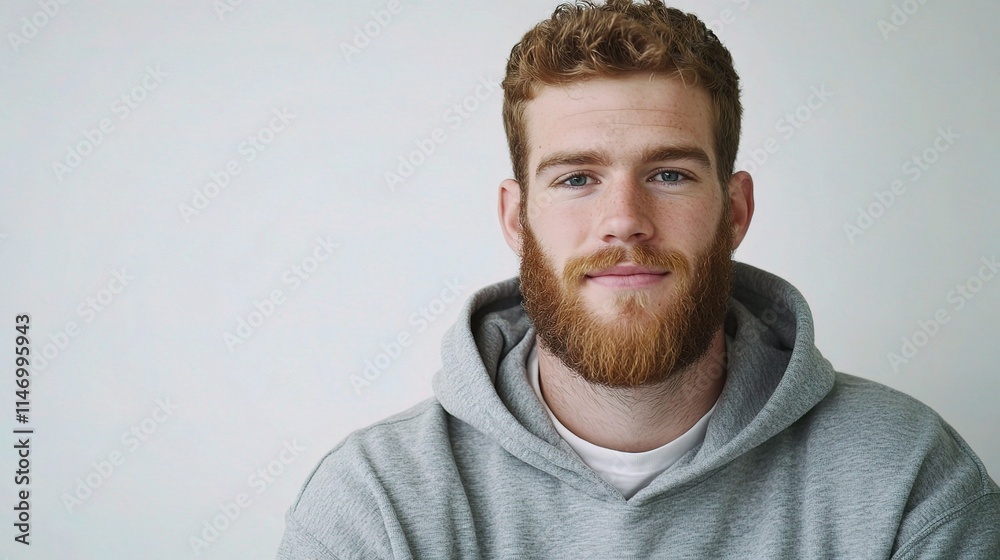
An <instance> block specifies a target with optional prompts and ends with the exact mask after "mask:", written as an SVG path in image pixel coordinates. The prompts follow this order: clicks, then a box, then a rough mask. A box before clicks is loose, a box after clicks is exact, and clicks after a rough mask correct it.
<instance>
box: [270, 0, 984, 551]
mask: <svg viewBox="0 0 1000 560" xmlns="http://www.w3.org/2000/svg"><path fill="white" fill-rule="evenodd" d="M503 87H504V114H503V116H504V125H505V129H506V132H507V138H508V142H509V147H510V152H511V161H512V164H513V171H514V178H513V179H508V180H505V181H503V182H502V183H501V185H500V190H499V217H500V222H501V228H502V230H503V233H504V236H505V238H506V240H507V242H508V244H509V245H510V246H511V247H512V249H513V250H514V251H516V252H517V253H518V254H519V255H520V257H521V270H520V275H519V277H518V278H515V279H512V280H509V281H506V282H501V283H499V284H495V285H493V286H490V287H487V288H485V289H483V290H481V291H479V292H478V293H476V294H475V295H474V296H473V297H472V298H471V300H470V301H469V302H468V304H467V306H466V307H465V309H464V311H463V313H462V316H461V318H460V320H459V322H458V323H457V324H456V325H455V326H454V327H453V328H452V330H451V331H449V333H448V334H447V335H446V340H445V341H444V348H443V353H442V355H443V359H444V367H443V369H442V371H440V372H438V374H437V375H436V376H435V378H434V382H433V385H434V393H435V397H434V398H432V399H429V400H427V401H425V402H423V403H420V404H419V405H417V406H415V407H414V408H412V409H410V410H408V411H406V412H403V413H401V414H398V415H396V416H393V417H391V418H389V419H386V420H384V421H382V422H379V423H376V424H374V425H373V426H369V427H368V428H365V429H363V430H359V431H357V432H355V433H353V434H351V435H350V436H348V437H347V438H346V439H345V440H344V441H343V442H342V443H341V444H340V445H339V446H338V447H337V448H335V449H334V450H333V451H332V452H331V453H330V454H329V455H328V456H327V457H326V458H324V459H323V461H322V462H321V464H320V465H319V466H318V467H317V469H316V470H315V472H314V473H313V474H312V476H311V477H310V479H309V481H308V482H307V483H306V485H305V487H304V488H303V490H302V493H301V495H300V496H299V498H298V500H297V501H296V503H295V504H294V505H293V506H292V508H291V509H290V510H289V512H288V516H287V524H288V527H287V531H286V534H285V538H284V540H283V542H282V545H281V548H280V550H279V553H278V557H279V558H290V559H291V558H295V559H299V558H301V559H305V558H310V559H313V558H331V559H332V558H339V559H346V558H574V559H576V558H741V559H742V558H768V559H774V558H852V559H854V558H896V559H904V558H905V559H915V558H969V559H971V558H983V559H986V558H992V559H996V558H1000V488H998V487H997V485H996V484H995V483H994V482H993V481H992V480H991V479H990V478H989V476H988V475H987V473H986V470H985V468H984V467H983V465H982V463H981V462H980V461H979V459H978V458H977V457H976V456H975V454H974V453H973V452H972V451H971V450H970V449H969V447H968V446H967V445H966V444H965V442H964V441H963V440H962V439H961V437H960V436H958V434H956V433H955V431H954V430H953V429H952V428H951V427H950V426H948V425H947V424H946V423H945V422H944V421H943V420H942V419H941V418H940V417H939V416H938V415H937V414H935V413H934V412H933V411H932V410H930V409H929V408H928V407H926V406H924V405H922V404H921V403H919V402H917V401H915V400H914V399H912V398H910V397H907V396H906V395H903V394H901V393H898V392H896V391H893V390H891V389H889V388H887V387H884V386H882V385H879V384H876V383H873V382H871V381H866V380H863V379H861V378H858V377H853V376H850V375H846V374H843V373H839V372H836V371H834V369H833V368H832V367H831V365H830V364H829V362H827V361H826V360H825V359H824V358H823V357H822V356H821V355H820V353H819V351H818V350H817V349H816V347H815V345H814V343H813V322H812V317H811V315H810V312H809V308H808V306H807V305H806V302H805V301H804V299H803V297H802V295H801V294H800V293H799V292H798V291H797V290H795V288H794V287H792V286H791V285H789V284H788V283H787V282H785V281H784V280H782V279H780V278H777V277H775V276H773V275H771V274H768V273H766V272H764V271H761V270H758V269H755V268H753V267H750V266H748V265H745V264H740V263H734V262H733V260H732V253H733V251H734V250H735V249H736V248H737V247H738V246H739V244H740V243H741V242H742V240H743V238H744V236H745V235H746V232H747V230H748V227H749V225H750V221H751V218H752V216H753V210H754V202H753V181H752V179H751V177H750V176H749V174H747V173H746V172H743V171H739V172H736V171H735V170H734V162H735V158H736V152H737V149H738V146H739V135H740V118H741V113H742V109H741V105H740V101H739V79H738V77H737V75H736V72H735V70H734V69H733V64H732V59H731V57H730V54H729V52H728V51H727V50H726V49H725V47H724V46H723V45H722V44H721V43H720V42H719V41H718V39H717V38H716V37H715V35H714V34H712V33H711V32H710V31H708V30H707V29H706V27H705V25H704V24H703V23H702V22H701V21H699V20H698V19H697V18H696V17H694V16H692V15H689V14H684V13H682V12H680V11H678V10H675V9H670V8H667V7H665V6H663V5H662V4H661V3H660V2H659V1H650V2H649V3H647V4H632V3H631V2H630V1H627V0H609V2H608V3H607V4H606V5H603V6H595V5H593V4H591V3H588V2H580V3H578V4H577V5H563V6H560V7H559V8H557V10H556V11H555V13H554V14H553V16H552V18H551V19H549V20H546V21H543V22H541V23H539V24H538V25H537V26H535V27H534V28H533V29H532V30H530V31H529V32H528V33H527V34H526V35H525V36H524V38H523V39H522V40H521V42H520V43H518V44H517V45H516V46H515V47H514V49H513V50H512V52H511V57H510V60H509V62H508V65H507V74H506V77H505V79H504V82H503Z"/></svg>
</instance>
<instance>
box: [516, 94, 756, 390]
mask: <svg viewBox="0 0 1000 560" xmlns="http://www.w3.org/2000/svg"><path fill="white" fill-rule="evenodd" d="M711 115H712V113H711V106H710V101H709V98H708V95H707V93H705V92H704V91H702V90H701V89H697V88H692V87H688V86H685V85H684V84H683V83H682V82H681V81H680V80H679V79H676V78H672V77H666V76H659V75H653V76H650V75H649V74H644V75H635V76H630V77H628V78H616V79H595V80H589V81H586V82H581V83H577V84H573V85H571V86H567V87H565V88H557V87H545V88H543V89H542V90H541V92H540V93H539V94H538V96H537V97H536V98H535V99H534V100H532V101H531V102H530V103H529V104H528V107H527V113H526V119H527V126H528V139H529V141H530V142H531V146H530V150H529V164H528V176H529V179H528V180H529V186H528V194H527V199H526V200H521V199H520V198H518V200H517V203H516V207H517V208H516V212H517V214H518V219H517V223H516V224H515V223H512V218H511V215H510V214H512V213H513V212H514V211H515V210H514V208H513V207H512V206H515V205H514V204H507V205H505V201H504V197H505V196H507V197H508V199H511V197H512V196H513V193H512V192H510V191H512V190H513V188H514V187H512V186H511V185H509V184H508V185H507V186H506V188H504V186H502V188H501V218H502V221H503V222H504V225H505V230H508V231H507V233H508V240H509V241H510V240H512V239H514V238H516V246H517V248H518V249H519V251H520V253H521V284H522V292H523V294H524V298H525V308H526V310H527V311H528V313H529V315H530V316H531V318H532V320H533V321H534V323H535V326H536V328H537V331H538V334H539V337H540V339H541V342H542V345H543V346H544V347H545V348H546V349H547V350H548V351H550V352H552V353H553V354H554V355H556V357H558V358H559V359H561V360H562V361H563V362H564V363H565V364H566V365H567V366H569V367H570V368H571V369H573V370H574V371H576V372H577V373H579V374H580V375H581V376H583V377H584V378H585V379H588V380H590V381H592V382H595V383H600V384H603V385H608V386H616V387H622V386H642V385H649V384H652V383H657V382H660V381H662V380H664V379H666V378H667V377H669V376H670V375H671V374H672V373H674V372H677V371H680V370H682V369H683V368H685V367H686V366H688V365H690V364H691V363H693V362H694V361H696V360H697V359H698V358H699V357H701V356H702V355H703V354H704V353H705V351H706V350H707V349H708V348H709V346H710V344H711V342H712V339H713V337H714V335H715V334H716V333H717V332H718V330H719V328H720V327H721V325H722V321H723V320H724V317H725V312H726V309H727V307H728V299H729V293H730V277H731V269H732V261H731V254H732V250H733V248H734V246H735V244H736V243H737V240H736V237H735V235H736V234H739V235H740V236H742V232H743V231H744V230H745V225H746V223H745V222H748V221H749V213H748V212H747V208H746V202H745V200H744V199H742V198H740V197H738V196H737V197H730V196H729V195H728V194H727V191H728V190H729V189H727V191H723V189H722V187H721V186H720V185H719V183H718V180H717V178H716V177H717V175H716V162H715V159H714V158H715V156H714V152H713V149H712V145H713V144H712V138H713V137H712V116H711ZM744 179H746V180H748V177H747V178H744ZM514 185H515V186H516V183H514ZM727 187H728V185H727ZM737 190H739V189H737ZM505 191H507V194H506V195H505V194H504V193H505ZM751 200H752V199H751ZM734 201H735V202H736V208H735V214H738V215H736V216H735V218H734V215H735V214H734V209H733V202H734ZM509 202H510V201H509ZM750 208H751V209H752V203H751V206H750ZM744 216H745V220H744V219H743V218H744ZM740 238H741V237H740Z"/></svg>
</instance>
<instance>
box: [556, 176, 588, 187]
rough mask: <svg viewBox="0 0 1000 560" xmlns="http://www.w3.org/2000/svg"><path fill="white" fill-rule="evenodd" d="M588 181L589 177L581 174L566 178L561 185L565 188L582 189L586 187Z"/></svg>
mask: <svg viewBox="0 0 1000 560" xmlns="http://www.w3.org/2000/svg"><path fill="white" fill-rule="evenodd" d="M589 180H590V177H588V176H586V175H583V174H579V175H573V176H571V177H567V178H566V179H565V180H564V181H563V182H562V183H563V184H564V185H566V186H567V187H584V186H586V185H587V182H588V181H589Z"/></svg>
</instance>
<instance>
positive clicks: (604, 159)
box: [535, 146, 712, 179]
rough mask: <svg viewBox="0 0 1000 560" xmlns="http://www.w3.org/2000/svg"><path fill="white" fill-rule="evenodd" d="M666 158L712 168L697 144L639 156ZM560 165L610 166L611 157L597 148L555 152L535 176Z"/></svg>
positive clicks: (643, 158) (651, 150)
mask: <svg viewBox="0 0 1000 560" xmlns="http://www.w3.org/2000/svg"><path fill="white" fill-rule="evenodd" d="M664 160H670V161H674V160H689V161H693V162H694V163H697V164H698V165H700V166H701V167H703V168H704V169H705V171H709V170H711V169H712V160H711V159H710V158H709V157H708V154H707V153H705V150H702V149H701V148H699V147H697V146H660V147H655V148H649V149H647V150H646V151H644V152H643V153H642V155H641V156H640V158H639V161H641V162H642V163H649V162H652V161H664ZM560 165H598V166H601V167H610V166H611V159H610V158H609V157H608V156H607V154H606V153H604V152H600V151H596V150H587V151H583V152H555V153H553V154H550V155H548V156H546V157H544V158H542V161H540V162H539V163H538V167H536V168H535V178H536V179H537V178H538V177H540V176H541V175H542V173H544V172H545V171H548V170H549V169H551V168H553V167H557V166H560Z"/></svg>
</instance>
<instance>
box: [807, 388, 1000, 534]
mask: <svg viewBox="0 0 1000 560" xmlns="http://www.w3.org/2000/svg"><path fill="white" fill-rule="evenodd" d="M804 420H806V422H807V425H808V426H809V431H810V433H809V437H810V438H812V437H813V435H814V433H815V434H816V435H818V436H819V440H820V441H823V442H826V444H829V448H831V449H834V450H836V452H837V453H838V454H840V455H841V456H842V457H844V458H847V459H848V460H850V461H851V463H852V466H853V468H854V469H855V470H854V471H853V472H854V473H855V475H856V477H857V482H858V483H860V484H864V483H865V481H864V478H865V477H870V478H871V482H873V483H877V484H879V485H898V486H897V490H899V491H902V492H905V494H903V493H902V492H900V493H899V494H897V496H898V499H899V500H900V501H902V502H903V503H901V504H900V505H902V511H901V520H900V532H899V534H898V535H897V537H898V538H897V546H903V545H905V544H906V543H908V542H911V541H915V540H916V539H918V538H921V537H922V536H924V535H927V534H928V532H929V531H932V530H933V529H934V528H936V527H943V526H945V522H946V521H949V520H950V522H951V523H955V522H961V518H962V515H965V514H968V513H969V512H972V511H978V510H982V509H983V508H986V512H987V517H988V518H989V519H990V520H991V521H992V522H993V523H1000V488H998V487H997V485H996V483H995V482H994V481H993V480H992V479H991V478H990V476H989V474H988V473H987V471H986V468H985V466H984V465H983V463H982V461H981V460H980V459H979V457H978V456H977V455H976V454H975V452H974V451H973V450H972V449H971V448H970V447H969V445H968V444H967V443H966V442H965V440H964V439H962V437H961V436H960V435H959V434H958V433H957V432H956V431H955V430H954V428H952V427H951V426H950V425H949V424H948V423H947V422H946V421H945V420H944V419H943V418H941V416H940V415H939V414H938V413H937V412H935V411H934V410H933V409H932V408H931V407H929V406H927V405H926V404H924V403H922V402H920V401H919V400H917V399H915V398H913V397H911V396H909V395H907V394H905V393H903V392H901V391H898V390H896V389H893V388H891V387H888V386H886V385H883V384H881V383H877V382H875V381H871V380H867V379H863V378H860V377H856V376H853V375H848V374H844V373H837V375H836V381H835V383H834V387H833V389H832V390H831V391H830V393H829V394H828V395H827V396H826V398H824V399H823V400H822V401H821V402H820V403H818V404H817V405H816V407H815V408H814V409H813V410H812V411H811V412H810V413H809V414H808V415H807V416H806V418H804ZM834 441H836V442H837V443H832V442H834ZM826 444H824V445H826ZM962 512H965V514H963V513H962ZM979 513H980V514H983V513H984V512H983V511H980V512H979ZM970 522H971V521H970ZM977 522H979V521H977Z"/></svg>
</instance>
